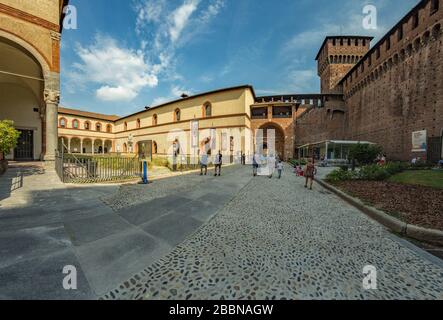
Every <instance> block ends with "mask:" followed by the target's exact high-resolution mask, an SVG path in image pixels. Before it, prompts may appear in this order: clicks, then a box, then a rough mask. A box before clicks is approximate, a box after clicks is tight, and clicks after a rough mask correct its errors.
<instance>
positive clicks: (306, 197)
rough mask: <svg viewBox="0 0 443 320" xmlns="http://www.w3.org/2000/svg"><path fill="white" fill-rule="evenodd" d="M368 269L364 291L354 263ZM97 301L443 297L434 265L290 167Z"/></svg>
mask: <svg viewBox="0 0 443 320" xmlns="http://www.w3.org/2000/svg"><path fill="white" fill-rule="evenodd" d="M366 265H373V266H375V267H376V268H377V271H378V274H377V275H378V277H377V285H378V289H377V290H364V289H363V286H362V282H363V277H364V276H363V268H364V267H365V266H366ZM102 298H103V299H190V300H193V299H443V266H442V265H441V264H440V263H439V262H438V261H432V260H431V259H430V258H429V257H428V256H427V255H426V253H424V252H422V251H420V250H419V249H418V248H415V247H413V246H410V245H409V244H408V243H406V242H405V241H402V240H398V239H397V238H396V237H395V236H393V235H392V234H391V233H389V232H388V231H387V230H386V229H384V228H383V227H382V226H380V225H379V224H377V223H376V222H374V221H372V220H370V219H369V218H367V217H366V216H365V215H364V214H363V213H361V212H359V211H358V210H357V209H355V208H353V207H351V206H349V205H347V204H346V203H344V202H343V201H341V200H340V199H338V198H337V197H335V196H334V195H332V194H330V193H329V192H327V191H325V190H324V189H322V188H321V187H319V186H318V185H316V186H315V188H314V191H309V190H306V189H305V188H304V187H303V180H301V179H299V178H296V177H295V176H294V175H293V174H292V173H291V172H289V168H288V169H287V171H286V172H285V173H284V176H283V178H282V179H281V180H278V179H277V178H276V177H274V178H273V179H269V178H267V177H256V178H254V179H253V180H252V181H251V182H250V183H249V184H248V185H247V186H246V187H244V188H243V189H242V190H241V191H240V192H238V194H237V196H236V197H235V198H234V199H233V200H232V201H231V202H230V203H228V204H227V205H226V206H224V208H223V209H221V211H219V212H218V214H217V215H216V216H215V218H213V219H212V220H210V221H209V222H208V223H206V224H204V225H203V226H202V227H201V228H200V229H199V230H198V231H197V232H196V233H194V234H193V235H192V236H190V237H189V238H187V239H186V240H185V241H184V242H182V243H181V244H180V245H178V246H177V247H176V248H175V249H174V250H173V251H172V252H171V253H170V254H168V255H167V256H165V257H164V258H162V259H161V260H159V261H157V262H156V263H154V264H152V265H149V266H146V269H145V270H144V271H142V272H141V273H139V274H137V275H135V276H134V277H133V278H131V279H129V280H128V281H126V282H124V283H123V284H121V285H120V286H118V287H117V288H116V289H115V290H113V291H111V292H109V293H108V294H106V295H104V296H103V297H102Z"/></svg>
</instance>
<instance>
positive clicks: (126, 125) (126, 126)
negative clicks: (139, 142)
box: [125, 122, 128, 131]
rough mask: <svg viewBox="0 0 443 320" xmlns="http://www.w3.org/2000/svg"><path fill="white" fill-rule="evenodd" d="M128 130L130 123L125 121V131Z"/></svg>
mask: <svg viewBox="0 0 443 320" xmlns="http://www.w3.org/2000/svg"><path fill="white" fill-rule="evenodd" d="M127 130H128V123H127V122H125V131H127Z"/></svg>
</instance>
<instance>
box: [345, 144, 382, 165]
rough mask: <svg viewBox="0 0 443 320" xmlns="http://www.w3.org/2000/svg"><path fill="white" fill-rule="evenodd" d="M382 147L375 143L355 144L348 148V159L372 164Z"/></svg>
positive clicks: (361, 163)
mask: <svg viewBox="0 0 443 320" xmlns="http://www.w3.org/2000/svg"><path fill="white" fill-rule="evenodd" d="M382 152H383V149H382V148H381V147H380V146H378V145H375V144H361V143H359V144H356V145H352V146H351V147H350V149H349V159H350V160H356V161H357V162H358V163H359V164H360V165H369V164H373V163H374V161H375V159H377V157H378V156H379V155H380V154H381V153H382Z"/></svg>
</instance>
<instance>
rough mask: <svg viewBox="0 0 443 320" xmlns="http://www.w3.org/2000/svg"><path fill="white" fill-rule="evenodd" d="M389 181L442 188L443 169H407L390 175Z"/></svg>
mask: <svg viewBox="0 0 443 320" xmlns="http://www.w3.org/2000/svg"><path fill="white" fill-rule="evenodd" d="M389 181H391V182H397V183H402V184H412V185H420V186H426V187H432V188H437V189H443V171H439V170H418V171H415V170H412V171H411V170H408V171H404V172H402V173H399V174H396V175H394V176H392V177H391V178H389Z"/></svg>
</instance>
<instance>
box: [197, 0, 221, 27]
mask: <svg viewBox="0 0 443 320" xmlns="http://www.w3.org/2000/svg"><path fill="white" fill-rule="evenodd" d="M224 6H225V0H214V1H213V2H212V3H211V4H210V5H209V6H208V7H207V9H206V11H204V12H203V13H202V14H201V21H202V22H208V21H210V20H211V19H212V18H213V17H215V16H217V15H218V14H219V13H220V11H221V10H222V9H223V7H224Z"/></svg>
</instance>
